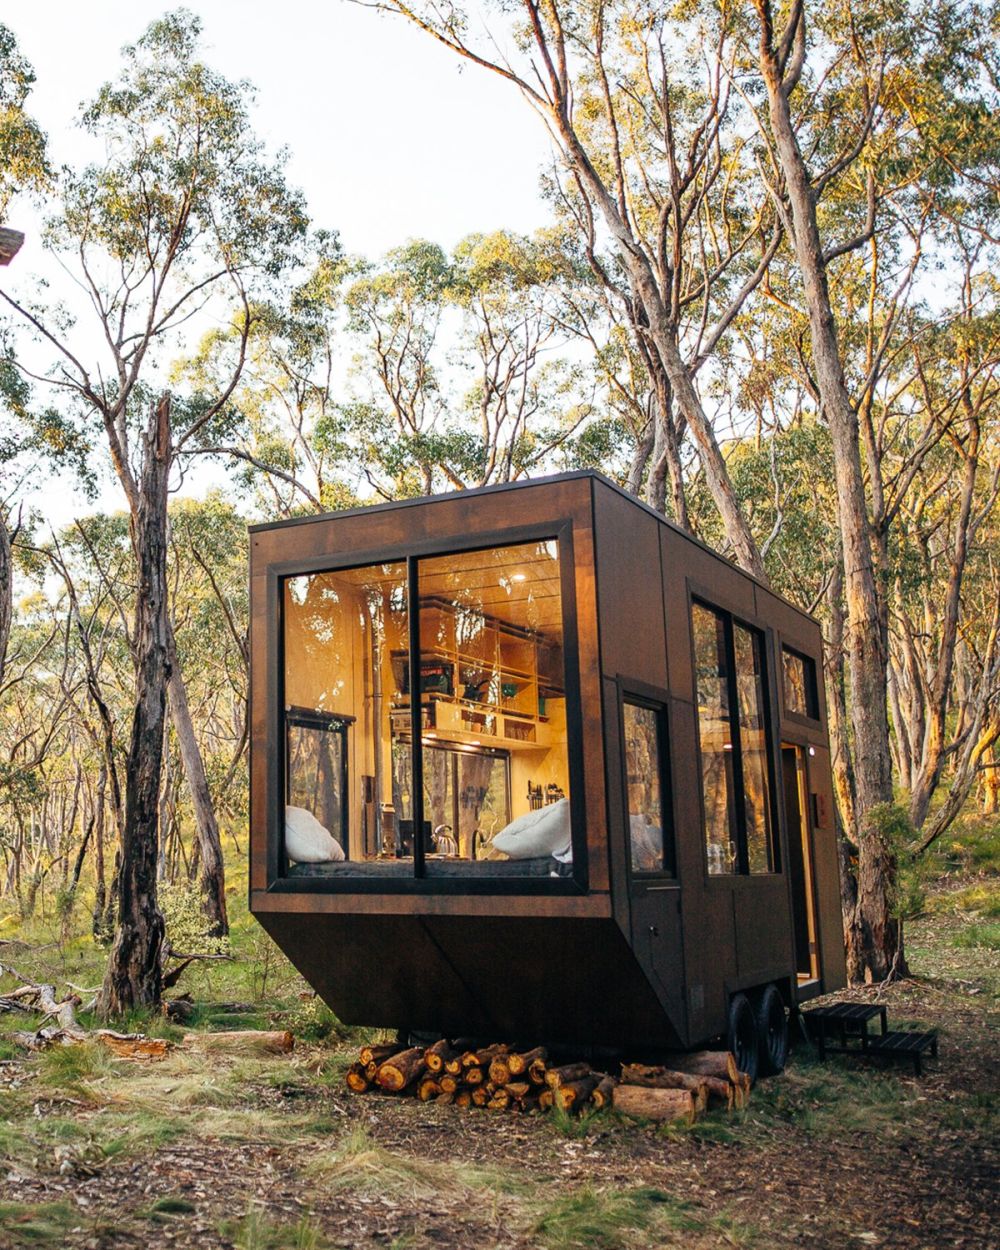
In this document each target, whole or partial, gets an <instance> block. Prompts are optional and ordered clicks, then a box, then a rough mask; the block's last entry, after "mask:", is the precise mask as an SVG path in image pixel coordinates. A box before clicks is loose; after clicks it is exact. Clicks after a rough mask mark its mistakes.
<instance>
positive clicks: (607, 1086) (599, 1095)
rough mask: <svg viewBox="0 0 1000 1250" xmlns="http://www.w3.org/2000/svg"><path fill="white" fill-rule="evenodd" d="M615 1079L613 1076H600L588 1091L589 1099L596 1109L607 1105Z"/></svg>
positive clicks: (613, 1089) (611, 1095)
mask: <svg viewBox="0 0 1000 1250" xmlns="http://www.w3.org/2000/svg"><path fill="white" fill-rule="evenodd" d="M617 1083H618V1082H617V1081H616V1080H615V1078H614V1077H613V1076H602V1077H601V1079H600V1080H599V1081H598V1082H597V1084H596V1085H595V1086H594V1088H593V1089H592V1090H591V1092H590V1101H591V1102H592V1103H593V1104H594V1106H595V1107H597V1108H598V1109H600V1108H602V1107H609V1106H610V1105H611V1099H612V1097H613V1095H614V1092H615V1086H616V1085H617Z"/></svg>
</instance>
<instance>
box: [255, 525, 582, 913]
mask: <svg viewBox="0 0 1000 1250" xmlns="http://www.w3.org/2000/svg"><path fill="white" fill-rule="evenodd" d="M573 537H574V536H573V522H572V521H571V520H569V519H566V520H559V519H557V520H555V521H552V522H547V523H544V524H537V525H528V526H516V527H511V528H509V529H503V530H495V531H492V532H489V533H477V534H470V535H469V537H468V539H467V540H466V541H465V542H463V541H461V539H456V538H455V537H454V536H451V537H449V538H445V539H438V540H436V541H434V540H432V541H424V542H421V543H414V544H412V545H406V546H402V545H398V546H395V547H392V548H385V547H382V548H373V549H371V550H366V551H354V552H351V553H350V554H347V553H345V555H344V558H343V559H340V560H338V559H337V558H336V556H331V555H325V556H316V557H311V558H308V559H305V560H287V561H275V562H274V563H272V564H270V565H269V566H268V568H267V573H266V577H267V581H268V603H269V604H270V605H271V613H270V619H271V621H272V622H273V623H275V625H276V628H275V632H274V635H273V640H272V650H271V654H272V655H273V664H274V669H273V674H272V680H271V683H270V686H269V705H270V706H271V708H272V711H271V712H270V713H269V717H270V718H271V720H272V724H273V718H274V716H275V715H277V716H278V717H279V718H281V720H280V723H281V724H282V727H283V716H284V707H285V699H284V686H285V614H284V613H285V593H284V591H285V583H286V581H288V580H291V579H294V578H296V577H310V576H314V575H318V574H322V573H343V572H348V571H350V570H353V569H365V568H370V567H372V566H374V565H385V564H396V565H405V569H406V574H405V576H406V583H407V613H408V620H407V633H408V642H409V658H408V665H409V681H410V689H411V690H419V688H420V686H419V681H420V674H419V665H420V614H419V603H420V593H419V562H420V560H421V559H427V558H432V557H433V558H438V557H446V556H449V555H460V554H465V553H468V552H473V551H489V550H494V549H495V548H497V547H515V546H521V545H523V544H526V543H540V542H546V541H549V542H555V543H556V544H557V550H558V562H559V589H560V604H561V609H562V631H563V638H562V650H563V682H564V688H565V694H566V736H567V749H568V765H569V803H570V833H571V838H572V846H573V872H572V874H571V875H570V876H565V877H564V876H560V877H527V876H526V877H518V876H495V877H491V876H488V875H486V874H483V875H479V874H475V875H473V874H469V875H468V876H456V877H436V876H430V877H428V876H427V875H426V873H425V865H424V849H423V845H422V839H420V838H416V839H415V840H414V842H415V845H414V857H413V859H414V872H413V874H412V875H410V876H405V877H404V876H398V877H397V876H388V875H387V876H384V877H383V876H379V877H372V878H367V877H362V876H357V877H352V876H350V875H349V874H343V875H338V876H331V877H293V876H290V875H289V872H288V857H287V855H286V854H285V847H284V837H283V836H277V831H279V830H281V829H283V824H282V823H281V822H280V816H281V809H280V808H279V803H278V800H279V799H282V800H283V796H284V795H285V793H287V780H286V778H285V761H284V756H285V751H282V752H280V753H279V758H278V759H277V760H275V761H272V763H271V767H270V770H269V783H270V784H269V787H268V788H269V790H270V792H271V794H272V796H273V798H272V802H271V804H270V811H269V820H268V855H267V871H268V882H267V890H268V892H271V893H289V894H300V893H301V894H323V893H331V894H551V895H561V894H586V893H588V890H589V875H588V864H587V819H586V800H585V794H584V778H583V755H584V751H583V712H582V702H581V695H580V652H579V634H578V630H577V605H576V560H575V552H574V542H573ZM414 608H416V610H414ZM415 730H416V733H414V731H415ZM410 734H411V738H412V741H411V744H410V745H411V759H412V761H413V765H412V766H413V772H414V778H413V788H412V793H413V805H412V810H411V816H412V819H413V827H414V829H419V828H422V823H423V818H424V810H423V809H424V802H423V768H422V756H423V743H422V736H423V735H422V726H421V723H420V700H419V699H411V720H410ZM414 745H415V749H414ZM418 767H419V772H418ZM418 779H419V784H418ZM281 807H282V808H283V802H282V804H281Z"/></svg>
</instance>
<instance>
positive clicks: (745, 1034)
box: [726, 994, 759, 1085]
mask: <svg viewBox="0 0 1000 1250" xmlns="http://www.w3.org/2000/svg"><path fill="white" fill-rule="evenodd" d="M726 1045H727V1046H728V1047H729V1049H730V1050H731V1051H732V1052H733V1056H734V1058H735V1059H736V1066H737V1067H738V1068H739V1070H740V1071H741V1072H745V1073H746V1074H747V1076H748V1077H749V1078H750V1084H751V1085H752V1084H753V1083H754V1081H756V1079H757V1068H758V1060H759V1038H758V1034H757V1017H756V1015H755V1014H754V1009H753V1007H752V1006H751V1005H750V999H749V998H747V996H746V994H734V995H733V996H732V998H731V999H730V1000H729V1023H728V1025H727V1027H726Z"/></svg>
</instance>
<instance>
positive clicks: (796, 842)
mask: <svg viewBox="0 0 1000 1250" xmlns="http://www.w3.org/2000/svg"><path fill="white" fill-rule="evenodd" d="M781 771H782V781H783V782H784V787H783V788H784V792H785V823H786V825H787V827H788V872H789V877H790V879H791V888H792V923H793V926H794V931H795V968H796V972H797V974H798V980H799V982H800V983H802V982H804V981H815V980H816V979H817V978H818V977H819V962H818V955H817V949H816V900H815V893H814V888H813V861H812V843H811V839H810V836H809V806H808V803H807V795H808V793H809V788H808V786H807V784H806V752H805V748H804V747H801V746H792V745H790V744H788V743H783V744H782V747H781Z"/></svg>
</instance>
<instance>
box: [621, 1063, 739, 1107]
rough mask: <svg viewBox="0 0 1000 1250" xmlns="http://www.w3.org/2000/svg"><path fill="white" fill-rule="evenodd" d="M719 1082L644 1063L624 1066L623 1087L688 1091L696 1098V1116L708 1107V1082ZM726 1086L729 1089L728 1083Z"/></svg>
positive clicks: (713, 1078)
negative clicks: (648, 1065) (638, 1086)
mask: <svg viewBox="0 0 1000 1250" xmlns="http://www.w3.org/2000/svg"><path fill="white" fill-rule="evenodd" d="M717 1080H718V1077H709V1076H694V1075H692V1074H691V1073H689V1072H675V1071H674V1070H673V1069H672V1068H649V1067H647V1066H646V1065H645V1064H642V1063H626V1064H623V1065H622V1084H623V1085H643V1086H645V1087H646V1088H647V1089H686V1090H687V1091H688V1092H689V1093H690V1094H691V1096H692V1097H693V1098H694V1110H695V1115H701V1114H702V1112H703V1111H704V1110H705V1108H706V1107H707V1106H708V1082H709V1081H717ZM720 1083H722V1082H720ZM725 1084H726V1088H727V1089H728V1088H729V1084H728V1082H725Z"/></svg>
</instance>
